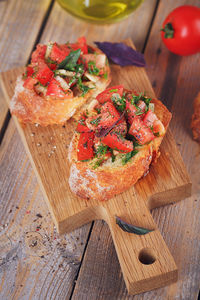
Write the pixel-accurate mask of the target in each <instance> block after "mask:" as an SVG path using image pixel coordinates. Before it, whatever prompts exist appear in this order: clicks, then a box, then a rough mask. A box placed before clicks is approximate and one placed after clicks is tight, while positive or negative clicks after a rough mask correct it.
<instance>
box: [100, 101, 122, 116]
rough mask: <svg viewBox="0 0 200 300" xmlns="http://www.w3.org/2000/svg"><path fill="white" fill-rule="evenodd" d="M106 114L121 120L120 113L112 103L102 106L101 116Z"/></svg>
mask: <svg viewBox="0 0 200 300" xmlns="http://www.w3.org/2000/svg"><path fill="white" fill-rule="evenodd" d="M105 113H106V114H109V115H110V117H112V118H114V119H116V120H117V119H119V118H120V113H119V112H118V111H117V109H116V108H115V106H114V105H113V104H112V103H111V102H106V103H104V104H103V105H102V107H101V114H105Z"/></svg>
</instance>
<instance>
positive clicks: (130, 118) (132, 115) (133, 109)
mask: <svg viewBox="0 0 200 300" xmlns="http://www.w3.org/2000/svg"><path fill="white" fill-rule="evenodd" d="M136 111H137V108H136V107H135V105H133V104H131V103H130V102H129V101H127V100H126V112H127V116H128V122H129V124H132V123H133V119H134V118H135V116H136V115H135V112H136Z"/></svg>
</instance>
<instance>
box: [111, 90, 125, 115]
mask: <svg viewBox="0 0 200 300" xmlns="http://www.w3.org/2000/svg"><path fill="white" fill-rule="evenodd" d="M111 100H112V102H113V104H114V105H115V107H116V109H117V110H118V111H120V112H123V111H124V110H125V108H126V99H125V97H124V96H122V97H120V95H119V94H117V93H115V94H113V95H112V96H111Z"/></svg>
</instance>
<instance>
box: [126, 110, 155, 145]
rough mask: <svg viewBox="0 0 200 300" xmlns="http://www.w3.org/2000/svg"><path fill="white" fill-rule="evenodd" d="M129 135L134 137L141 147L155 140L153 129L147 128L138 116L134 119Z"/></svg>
mask: <svg viewBox="0 0 200 300" xmlns="http://www.w3.org/2000/svg"><path fill="white" fill-rule="evenodd" d="M129 134H131V135H133V136H134V137H135V138H136V139H137V140H138V141H139V142H140V144H141V145H144V144H146V143H148V142H150V141H152V140H153V139H154V138H155V136H154V134H153V132H152V131H151V129H150V128H149V127H147V126H146V125H145V124H144V122H143V121H142V120H141V119H140V118H139V117H138V116H136V117H135V118H134V119H133V123H132V125H131V127H130V129H129Z"/></svg>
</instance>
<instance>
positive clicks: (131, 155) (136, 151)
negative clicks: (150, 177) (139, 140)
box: [122, 150, 138, 165]
mask: <svg viewBox="0 0 200 300" xmlns="http://www.w3.org/2000/svg"><path fill="white" fill-rule="evenodd" d="M137 153H138V150H133V151H131V152H128V153H126V154H124V155H123V157H122V165H125V164H126V163H127V162H128V161H129V160H130V159H131V158H132V157H133V156H134V155H136V154H137Z"/></svg>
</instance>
